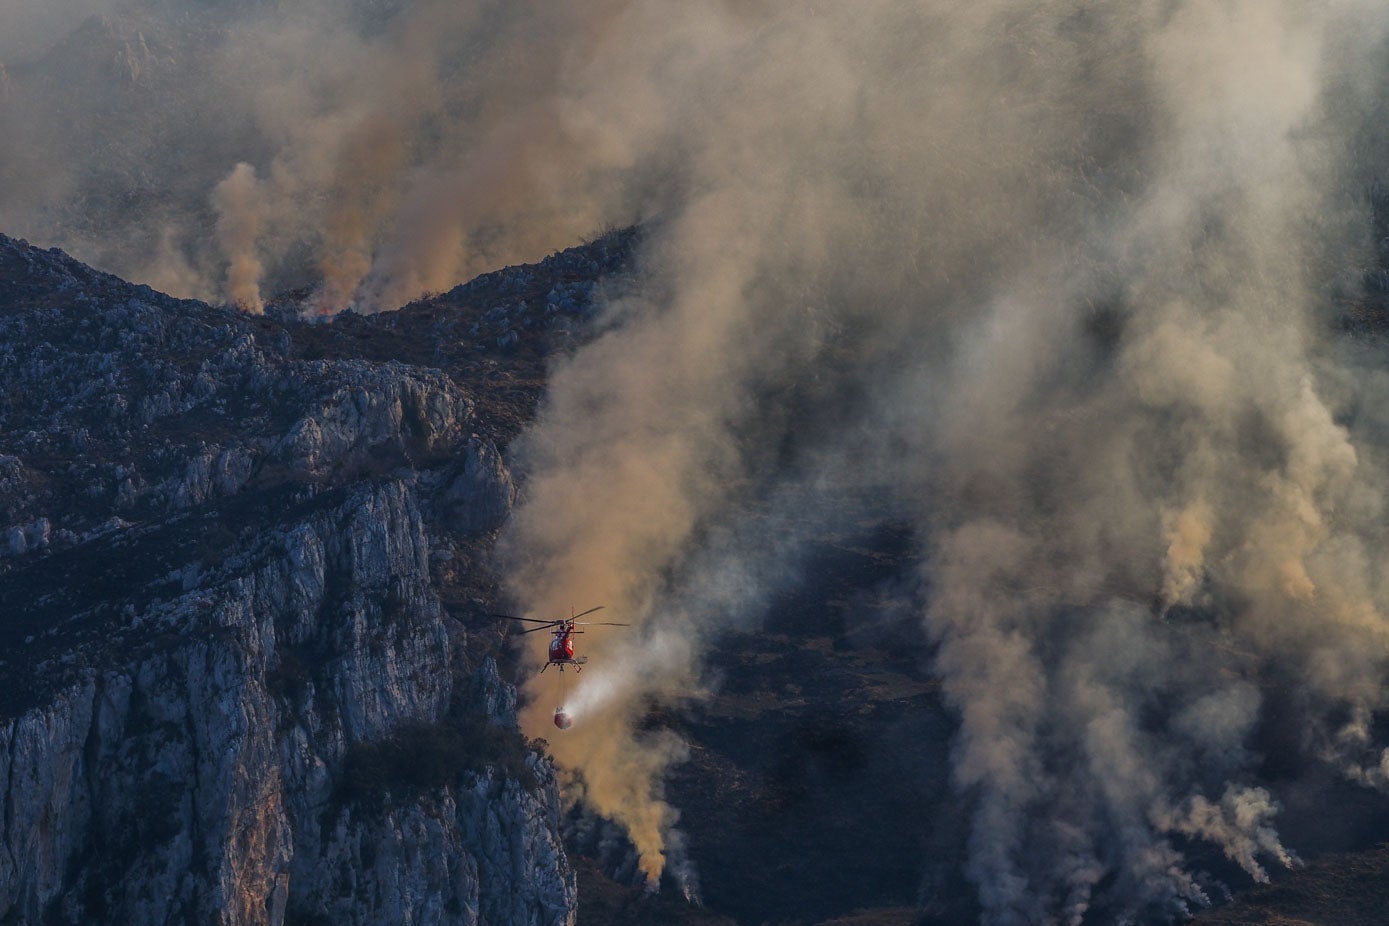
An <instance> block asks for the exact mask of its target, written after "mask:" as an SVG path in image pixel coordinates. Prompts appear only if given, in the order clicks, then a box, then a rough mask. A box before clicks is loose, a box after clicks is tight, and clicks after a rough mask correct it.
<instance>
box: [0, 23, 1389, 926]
mask: <svg viewBox="0 0 1389 926" xmlns="http://www.w3.org/2000/svg"><path fill="white" fill-rule="evenodd" d="M80 6H81V4H80V3H78V2H69V3H67V4H64V5H54V7H53V11H54V12H53V14H52V15H54V16H58V15H62V16H64V17H70V16H71V15H72V14H73V12H74V10H75V9H77V8H78V7H80ZM108 6H109V7H111V9H112V10H113V12H111V14H110V17H111V18H109V19H108V20H106V21H105V22H104V24H100V25H99V26H88V27H86V31H85V32H84V33H83V35H85V36H86V38H85V39H84V40H83V41H84V42H89V43H96V45H97V46H99V50H98V51H94V52H91V53H90V54H87V53H86V52H83V51H82V50H81V48H79V47H78V46H77V45H74V44H68V45H62V46H58V50H57V51H50V52H48V53H38V52H34V51H32V50H29V51H28V52H27V53H26V51H24V50H19V51H16V50H15V47H14V46H15V43H14V42H13V41H7V42H6V43H5V44H4V45H0V49H4V54H5V55H6V56H7V59H6V64H7V66H8V69H7V73H8V89H7V90H5V91H4V93H5V96H3V97H0V101H2V102H0V129H3V132H0V181H3V182H0V228H3V229H4V230H5V231H7V232H8V233H11V234H20V235H25V236H27V237H30V238H31V239H33V240H35V241H36V242H38V243H43V244H50V243H55V244H61V245H63V246H65V247H69V248H71V249H72V250H73V251H74V252H75V253H77V254H78V255H79V256H82V257H85V258H87V259H90V260H93V261H95V262H96V263H98V264H102V265H103V266H106V267H107V268H109V269H113V270H116V271H118V272H122V273H125V274H127V275H130V276H134V277H136V278H137V279H143V280H147V281H149V282H151V283H153V284H156V285H163V286H165V287H167V288H172V289H175V290H176V291H182V292H187V293H192V294H203V295H208V296H212V297H216V298H223V299H226V300H228V301H233V302H237V303H240V304H242V305H244V306H246V307H248V308H250V309H255V308H257V307H258V306H259V305H260V303H261V301H262V300H263V299H264V298H266V296H267V295H268V294H269V293H270V292H272V291H273V290H274V289H275V288H276V287H279V286H285V285H305V284H307V285H312V286H314V287H315V288H316V296H315V303H314V304H315V305H316V306H318V307H320V308H322V309H324V310H327V311H332V310H336V309H339V308H342V307H344V306H347V305H354V306H356V307H357V308H359V309H362V310H374V309H381V308H389V307H391V306H393V305H398V304H399V303H401V302H403V301H405V300H407V299H409V298H412V297H414V296H416V295H418V294H420V293H421V292H425V291H429V290H431V289H442V288H445V287H447V286H449V285H452V284H453V283H454V282H458V281H459V280H460V279H462V278H463V277H464V276H466V275H467V274H468V273H470V272H471V271H473V270H475V269H482V268H484V267H487V266H492V265H495V264H498V263H501V262H505V261H509V260H515V259H520V258H527V257H535V256H538V255H539V254H541V253H544V252H545V251H546V250H549V249H552V248H554V247H558V246H561V245H565V244H569V243H572V242H573V241H574V240H576V239H577V238H578V237H580V236H582V235H584V234H588V233H592V232H594V231H595V230H597V229H599V228H601V227H603V226H604V225H608V224H625V223H629V222H633V221H646V222H647V223H648V233H647V235H646V237H645V244H644V246H643V254H642V258H641V267H642V268H643V270H642V272H643V275H644V276H643V279H642V281H641V285H640V286H639V287H637V288H636V290H635V291H636V292H639V293H640V295H638V296H628V297H624V298H623V299H622V300H620V301H615V302H613V303H612V304H610V305H608V306H607V307H606V310H605V315H604V318H603V319H602V325H603V329H602V334H601V335H600V336H599V337H597V338H596V339H595V340H594V341H592V342H591V343H590V344H589V345H588V346H586V347H585V348H583V349H582V350H580V351H578V352H577V353H576V354H574V355H573V356H572V357H571V358H569V359H567V360H566V361H565V362H563V363H561V364H560V365H559V366H558V367H557V368H556V369H555V370H554V372H553V376H552V379H551V385H550V391H549V394H548V398H547V400H546V403H545V406H544V408H543V410H542V413H541V415H540V418H539V420H538V421H537V423H536V424H535V426H534V427H533V428H532V429H531V431H530V432H529V433H528V434H527V435H526V436H525V437H524V439H523V440H522V441H521V442H520V443H519V445H518V446H517V447H515V448H513V457H514V461H515V463H516V465H517V467H518V469H519V470H520V471H521V472H522V473H523V475H524V477H525V483H524V490H523V503H522V505H521V507H520V508H519V510H518V511H517V513H516V516H515V517H514V519H513V521H512V522H511V524H510V526H509V528H508V531H507V534H506V536H505V537H504V542H503V548H504V552H505V556H506V558H507V560H506V561H507V562H508V564H509V567H510V577H511V589H512V593H513V595H514V597H515V598H516V599H517V602H518V604H519V605H521V606H523V607H525V608H527V609H528V610H529V612H530V613H532V614H534V615H538V616H546V617H553V616H558V615H562V614H566V613H568V611H569V608H570V607H571V606H575V607H579V608H584V607H588V606H590V605H593V604H600V603H601V604H605V605H606V606H607V609H608V610H607V611H605V612H603V613H604V615H605V617H607V618H608V619H610V620H620V621H629V622H631V623H632V624H634V625H635V626H634V627H633V628H631V629H630V630H627V631H616V630H612V631H603V632H595V633H592V634H589V635H588V636H586V637H585V638H583V640H584V643H585V648H586V650H587V652H588V653H589V655H591V656H592V657H593V663H592V665H591V667H590V670H589V671H586V672H585V673H584V674H583V675H582V676H580V677H579V679H578V680H577V683H576V684H575V685H574V688H573V690H572V691H571V692H570V695H569V703H568V705H567V706H568V707H569V709H570V711H571V713H573V715H574V716H575V720H576V723H575V726H574V727H573V728H572V729H571V730H569V731H567V732H565V733H562V734H553V728H552V727H551V726H550V713H551V711H552V710H553V708H554V706H555V705H554V704H552V703H551V701H550V692H549V689H548V688H544V689H537V693H538V694H540V695H541V698H540V699H539V700H536V701H535V702H534V703H533V706H532V708H531V711H530V713H529V714H528V715H527V717H526V718H525V723H526V725H527V728H528V732H530V733H532V734H534V735H539V734H542V733H545V732H547V731H548V732H549V733H551V734H553V735H549V736H548V738H549V739H550V741H551V744H552V747H553V749H554V751H555V754H556V756H557V758H558V759H559V760H560V761H561V762H562V763H564V764H565V765H567V766H568V767H570V768H572V769H576V770H577V771H578V772H580V773H581V777H582V781H583V794H584V796H585V798H586V799H587V800H588V801H589V802H590V803H591V804H592V805H593V806H594V807H595V808H596V809H598V810H599V811H601V812H602V813H604V814H606V815H608V816H610V817H611V818H613V819H615V820H616V821H618V822H619V823H620V824H622V825H623V826H624V827H625V828H626V829H627V830H628V832H629V833H630V835H631V837H632V839H633V841H634V843H635V844H636V846H637V848H638V850H639V852H640V853H641V856H642V865H643V868H644V869H645V870H646V871H647V872H648V873H650V874H652V875H654V874H656V873H658V872H660V871H661V870H662V868H663V867H667V865H668V864H669V866H670V868H671V869H672V870H673V871H674V872H675V874H676V875H677V877H683V876H685V875H684V872H685V866H686V863H687V860H685V859H683V858H680V857H679V853H678V852H671V851H670V850H671V849H672V848H673V847H678V845H679V839H678V826H679V823H678V811H677V810H676V808H673V807H671V806H669V804H668V803H667V802H666V801H665V799H664V797H663V793H662V781H663V775H664V773H665V771H666V770H667V769H668V768H669V767H670V765H671V763H673V762H677V761H679V759H680V758H681V756H682V748H683V747H682V745H681V744H680V743H679V742H678V740H676V739H675V738H674V737H672V736H670V735H662V734H653V733H651V732H649V731H646V732H638V729H637V727H638V724H637V721H638V720H639V719H640V717H641V715H642V714H643V712H644V711H646V710H647V708H648V705H649V703H650V700H651V699H652V698H672V699H678V698H681V697H694V696H697V694H698V692H699V690H700V688H701V685H703V684H704V683H705V676H704V673H703V669H702V666H701V655H702V654H701V651H700V642H699V641H701V640H707V639H709V638H710V636H711V635H716V634H717V633H718V632H719V631H720V630H721V629H727V628H732V627H739V628H746V627H755V626H756V625H757V622H758V620H759V618H760V617H761V615H762V611H763V609H764V607H765V602H766V600H767V599H768V597H769V596H770V595H771V594H772V593H773V592H774V591H775V590H777V589H779V588H783V587H785V586H786V585H787V584H791V583H794V582H795V581H796V578H797V575H798V570H799V568H800V556H801V545H800V541H801V539H802V538H804V537H807V536H809V535H810V534H812V533H816V532H825V531H830V532H833V531H834V530H836V529H839V528H844V527H846V524H847V522H848V521H849V520H851V519H852V518H855V517H861V516H862V514H863V512H862V510H861V509H857V508H856V507H855V506H854V505H853V504H848V503H846V499H847V500H851V499H864V498H868V499H872V500H873V502H872V504H873V505H874V506H875V510H882V511H889V512H891V513H892V515H893V516H894V517H896V518H902V519H907V520H910V521H911V522H912V523H913V525H914V527H915V533H916V536H917V538H918V543H919V549H918V561H919V562H918V566H917V567H916V572H915V578H916V579H917V580H919V584H920V587H922V588H924V589H926V593H925V595H924V599H925V600H924V603H923V604H922V606H921V607H920V622H921V627H922V631H923V633H924V634H925V635H926V637H928V638H929V639H930V640H931V641H932V642H933V643H934V645H935V647H936V652H937V659H936V664H935V666H934V671H935V672H936V673H937V674H938V675H939V678H940V680H941V683H942V688H943V690H944V692H945V694H946V696H947V698H948V700H949V702H950V704H951V705H952V707H953V708H954V709H955V710H956V711H957V712H958V716H959V722H960V731H959V735H958V737H957V740H956V741H955V742H954V744H953V745H952V749H953V768H954V781H955V785H956V786H957V787H958V789H959V790H960V792H961V793H962V795H964V797H965V798H966V799H967V800H968V802H969V806H970V807H971V808H972V811H971V812H972V822H971V835H970V839H969V858H968V862H967V865H966V871H967V874H968V876H969V878H970V879H971V881H972V882H973V883H974V884H975V885H976V886H977V889H978V894H979V899H980V903H981V906H982V909H983V911H984V919H985V922H986V923H987V924H999V926H1003V924H1034V923H1036V924H1040V923H1078V922H1080V920H1081V918H1082V917H1083V916H1084V914H1085V911H1086V910H1087V909H1090V908H1091V906H1092V904H1094V903H1096V902H1100V901H1102V902H1103V903H1104V905H1105V909H1106V910H1108V911H1111V912H1113V913H1114V915H1115V916H1125V915H1132V916H1138V917H1147V916H1156V917H1158V918H1163V917H1172V916H1176V915H1179V914H1180V913H1182V912H1183V911H1184V910H1186V909H1188V908H1191V907H1193V906H1198V905H1201V904H1204V903H1206V902H1207V901H1208V899H1209V895H1210V891H1211V890H1212V885H1211V884H1210V883H1209V881H1208V880H1207V879H1205V878H1204V877H1203V876H1201V875H1199V874H1198V873H1197V872H1196V871H1195V870H1194V866H1193V864H1192V863H1191V862H1190V861H1189V859H1188V858H1187V857H1186V856H1185V854H1184V853H1185V852H1186V851H1187V850H1186V847H1187V846H1190V845H1193V844H1201V845H1206V846H1210V847H1214V848H1215V849H1217V850H1219V851H1223V852H1224V853H1225V854H1226V856H1227V857H1228V858H1229V859H1230V861H1231V862H1233V863H1234V864H1237V865H1239V866H1240V867H1242V868H1243V869H1244V870H1245V871H1246V872H1247V873H1248V875H1249V876H1250V877H1252V878H1255V879H1262V878H1264V877H1266V872H1267V870H1268V869H1269V868H1271V867H1276V866H1282V865H1288V864H1290V863H1292V861H1293V852H1294V850H1295V849H1296V847H1295V846H1285V845H1284V844H1283V840H1282V839H1281V838H1280V836H1279V830H1278V807H1277V805H1276V801H1275V800H1274V799H1273V797H1272V796H1271V795H1270V793H1269V792H1268V791H1267V790H1266V789H1265V788H1264V787H1262V786H1261V784H1260V782H1259V780H1258V778H1257V774H1256V771H1257V768H1258V765H1259V762H1260V758H1261V757H1260V756H1259V755H1258V752H1257V749H1256V746H1255V743H1254V740H1255V735H1256V733H1257V732H1258V730H1259V729H1260V724H1261V723H1266V722H1267V716H1266V708H1265V706H1264V705H1265V700H1266V697H1267V694H1268V690H1269V685H1271V684H1273V681H1271V680H1274V679H1276V680H1277V684H1278V685H1280V686H1282V687H1283V689H1284V690H1285V691H1286V690H1292V691H1294V692H1295V693H1296V694H1295V696H1294V697H1290V698H1287V699H1286V700H1288V701H1289V702H1290V703H1292V704H1293V705H1295V716H1293V717H1290V718H1288V720H1287V721H1286V722H1289V723H1295V724H1297V725H1298V729H1299V730H1301V731H1304V733H1303V735H1301V737H1300V740H1299V738H1298V737H1291V738H1290V741H1293V742H1300V744H1301V748H1302V749H1303V751H1304V753H1305V756H1304V758H1305V759H1306V760H1307V761H1310V762H1316V763H1321V764H1323V765H1324V766H1326V767H1328V768H1331V769H1334V770H1335V771H1336V772H1337V773H1339V774H1343V775H1345V776H1347V777H1348V778H1350V779H1351V780H1354V781H1358V782H1360V783H1362V784H1364V785H1366V786H1368V787H1382V786H1383V785H1384V784H1385V782H1386V781H1389V753H1386V752H1384V751H1383V747H1384V745H1385V744H1383V743H1380V742H1377V741H1376V740H1375V739H1374V733H1373V730H1374V724H1375V720H1376V718H1377V717H1378V716H1379V715H1380V713H1381V712H1382V711H1383V710H1384V709H1385V707H1386V691H1385V685H1384V670H1385V668H1386V667H1385V656H1386V640H1387V637H1386V629H1389V624H1386V621H1385V618H1384V614H1385V610H1386V608H1389V587H1386V584H1385V580H1384V579H1383V578H1382V576H1383V575H1384V574H1385V570H1383V569H1382V568H1381V566H1382V561H1383V559H1384V556H1385V552H1386V546H1385V537H1384V527H1383V515H1384V497H1383V487H1384V485H1385V476H1386V457H1385V437H1386V435H1389V417H1386V416H1385V414H1384V413H1383V412H1382V411H1380V408H1381V407H1383V403H1382V402H1378V401H1377V398H1378V397H1379V396H1382V395H1383V394H1385V387H1386V386H1389V380H1386V377H1385V374H1383V373H1382V372H1381V371H1382V370H1383V369H1384V368H1385V364H1384V360H1385V358H1384V356H1383V353H1384V352H1383V349H1382V348H1381V347H1379V346H1378V345H1376V344H1374V343H1368V342H1365V341H1364V340H1363V339H1362V340H1360V341H1356V340H1354V339H1351V338H1349V337H1348V336H1346V335H1344V334H1336V333H1335V332H1336V328H1335V326H1334V324H1333V322H1334V321H1335V319H1336V318H1337V317H1338V316H1339V314H1340V313H1342V312H1344V309H1345V300H1346V299H1347V298H1349V297H1353V296H1354V295H1355V293H1356V292H1357V291H1358V288H1359V285H1360V284H1359V280H1360V277H1359V273H1360V272H1361V271H1364V270H1366V269H1368V268H1371V267H1373V266H1374V262H1375V260H1376V259H1378V258H1377V255H1376V250H1375V245H1376V242H1375V241H1374V240H1372V239H1373V236H1372V228H1373V222H1372V217H1371V215H1370V210H1369V201H1370V196H1369V193H1370V191H1371V189H1372V188H1373V187H1374V184H1375V183H1377V182H1379V181H1380V180H1382V179H1383V167H1384V164H1385V158H1384V157H1383V155H1382V154H1381V152H1383V151H1386V150H1389V148H1386V147H1385V142H1386V141H1389V139H1386V138H1385V137H1384V135H1383V131H1382V129H1381V128H1380V126H1382V125H1384V124H1389V123H1386V120H1385V119H1384V101H1383V99H1382V98H1381V95H1382V94H1383V93H1384V88H1385V87H1386V86H1389V84H1386V81H1385V77H1386V76H1389V69H1387V68H1386V64H1389V57H1387V56H1386V51H1387V49H1386V44H1385V40H1386V27H1389V12H1386V11H1385V10H1384V9H1383V7H1382V4H1376V3H1371V2H1368V0H1331V2H1319V3H1311V2H1293V0H1224V2H1219V3H1216V2H1209V0H1188V2H1183V0H1124V2H1118V0H1114V2H1079V0H1058V2H1041V3H1038V2H1031V0H984V2H975V3H951V2H944V0H856V2H854V3H845V2H839V0H833V2H832V0H821V2H814V0H811V2H805V3H797V4H781V3H772V2H760V0H602V2H599V0H595V2H586V3H572V4H570V3H566V4H553V3H548V2H541V0H536V2H524V0H521V2H508V3H502V2H496V3H484V2H430V0H419V2H408V0H400V2H397V3H384V2H382V3H374V4H373V3H368V2H365V0H362V2H357V3H350V2H347V0H314V2H312V3H304V4H293V5H286V6H285V7H282V6H280V5H278V4H273V3H255V2H250V0H247V2H242V3H234V4H233V3H228V4H223V5H217V4H208V3H193V2H191V0H189V2H187V3H179V2H177V0H159V2H157V0H149V2H145V3H138V4H134V5H127V6H120V5H119V4H103V7H108ZM288 7H292V8H288ZM93 8H95V6H94V7H93ZM0 11H3V15H4V16H5V17H7V18H9V19H11V20H14V21H15V22H17V23H18V25H16V26H15V29H16V30H20V29H21V28H22V30H23V31H24V32H25V34H31V35H38V34H41V33H44V32H45V31H52V29H51V28H50V27H52V26H53V24H54V22H55V21H48V20H46V19H45V18H44V17H43V16H40V15H38V14H33V13H21V12H18V11H17V8H16V7H15V6H13V5H10V6H0ZM15 17H19V19H15ZM0 31H3V32H5V33H6V34H7V35H9V34H18V33H17V32H15V33H11V32H10V31H9V30H7V29H3V30H0ZM101 43H108V44H105V45H103V44H101ZM109 43H115V44H109ZM83 47H86V46H83ZM100 49H107V50H105V51H102V50H100ZM113 50H114V51H113ZM116 52H119V54H116ZM113 62H114V65H113ZM117 65H118V67H116V66H117ZM113 67H115V68H116V69H115V71H112V68H113ZM112 73H115V74H117V75H118V76H120V78H121V79H120V80H112V79H111V75H112ZM190 77H196V78H197V79H196V80H191V79H190ZM54 112H60V113H62V114H64V115H63V118H45V116H46V115H47V114H50V113H54ZM132 125H133V126H136V128H134V129H131V128H130V126H132ZM754 512H755V515H754V514H753V513H754ZM545 681H546V682H547V683H548V682H549V679H548V676H547V678H546V680H545ZM673 837H674V841H673V842H672V838H673ZM668 855H669V856H670V857H668ZM923 862H924V860H923Z"/></svg>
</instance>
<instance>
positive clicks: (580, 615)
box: [569, 604, 603, 621]
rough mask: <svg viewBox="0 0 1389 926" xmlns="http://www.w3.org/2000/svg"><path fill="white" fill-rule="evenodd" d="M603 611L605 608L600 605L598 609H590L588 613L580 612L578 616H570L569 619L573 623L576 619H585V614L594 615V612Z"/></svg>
mask: <svg viewBox="0 0 1389 926" xmlns="http://www.w3.org/2000/svg"><path fill="white" fill-rule="evenodd" d="M601 610H603V606H602V605H601V604H600V605H599V606H598V607H596V608H589V609H588V610H587V611H580V612H579V613H578V614H573V615H570V618H569V619H570V620H571V621H572V620H574V619H576V618H580V617H583V616H584V615H585V614H592V613H593V612H594V611H601Z"/></svg>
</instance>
